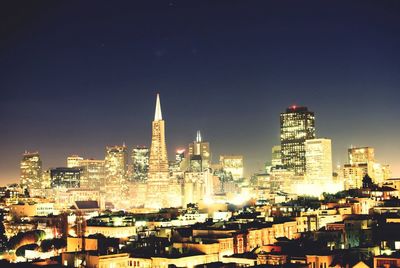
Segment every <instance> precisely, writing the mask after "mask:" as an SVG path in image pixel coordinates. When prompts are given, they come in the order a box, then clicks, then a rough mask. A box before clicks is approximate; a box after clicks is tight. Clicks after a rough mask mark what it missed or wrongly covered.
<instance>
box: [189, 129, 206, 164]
mask: <svg viewBox="0 0 400 268" xmlns="http://www.w3.org/2000/svg"><path fill="white" fill-rule="evenodd" d="M189 162H190V163H189V167H190V170H193V171H196V172H201V171H203V170H205V169H207V168H209V167H210V165H211V153H210V143H209V142H205V141H203V139H202V137H201V133H200V130H198V131H197V135H196V140H195V141H193V143H191V144H189Z"/></svg>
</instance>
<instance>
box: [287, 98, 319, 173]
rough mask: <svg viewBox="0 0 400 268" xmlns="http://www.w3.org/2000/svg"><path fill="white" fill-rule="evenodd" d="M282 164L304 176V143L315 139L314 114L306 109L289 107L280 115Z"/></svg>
mask: <svg viewBox="0 0 400 268" xmlns="http://www.w3.org/2000/svg"><path fill="white" fill-rule="evenodd" d="M280 125H281V155H282V164H283V165H284V166H285V167H286V168H287V169H289V170H293V171H294V172H295V174H296V175H304V173H305V170H306V157H305V147H304V143H305V141H306V140H309V139H314V138H315V117H314V113H313V112H311V111H309V110H308V109H307V107H297V106H291V107H289V108H287V109H286V112H284V113H281V115H280Z"/></svg>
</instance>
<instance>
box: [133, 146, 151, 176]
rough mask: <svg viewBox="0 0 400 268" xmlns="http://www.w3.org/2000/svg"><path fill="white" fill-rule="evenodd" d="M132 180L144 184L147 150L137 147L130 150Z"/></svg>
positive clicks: (147, 157) (147, 162) (143, 147)
mask: <svg viewBox="0 0 400 268" xmlns="http://www.w3.org/2000/svg"><path fill="white" fill-rule="evenodd" d="M132 164H133V177H132V178H133V180H134V181H139V182H144V181H146V180H147V173H148V171H149V148H147V147H146V146H137V147H136V148H134V149H133V150H132Z"/></svg>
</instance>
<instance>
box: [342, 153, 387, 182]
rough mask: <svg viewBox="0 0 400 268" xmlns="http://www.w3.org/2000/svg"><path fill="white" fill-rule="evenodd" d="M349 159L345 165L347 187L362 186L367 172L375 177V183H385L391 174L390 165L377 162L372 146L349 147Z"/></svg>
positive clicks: (344, 174)
mask: <svg viewBox="0 0 400 268" xmlns="http://www.w3.org/2000/svg"><path fill="white" fill-rule="evenodd" d="M348 161H349V163H348V164H345V165H344V166H343V178H344V181H345V188H346V189H350V188H360V187H361V186H362V179H363V177H364V176H365V175H366V174H368V176H369V177H371V178H372V179H373V181H374V183H383V182H384V181H386V180H387V179H389V177H390V175H391V172H390V167H389V166H388V165H382V164H380V163H377V162H376V160H375V150H374V148H372V147H351V148H349V149H348Z"/></svg>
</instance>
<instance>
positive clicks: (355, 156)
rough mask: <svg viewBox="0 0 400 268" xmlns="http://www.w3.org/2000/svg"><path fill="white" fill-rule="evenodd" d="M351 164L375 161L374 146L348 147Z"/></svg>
mask: <svg viewBox="0 0 400 268" xmlns="http://www.w3.org/2000/svg"><path fill="white" fill-rule="evenodd" d="M348 159H349V164H351V165H357V164H365V163H373V162H375V150H374V148H372V147H357V148H355V147H351V148H349V149H348Z"/></svg>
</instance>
